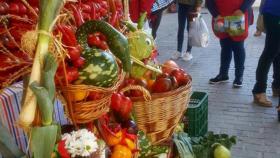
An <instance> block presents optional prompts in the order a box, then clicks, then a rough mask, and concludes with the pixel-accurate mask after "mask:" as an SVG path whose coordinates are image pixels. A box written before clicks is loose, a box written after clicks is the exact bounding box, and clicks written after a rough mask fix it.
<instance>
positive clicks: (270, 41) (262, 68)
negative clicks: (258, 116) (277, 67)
mask: <svg viewBox="0 0 280 158" xmlns="http://www.w3.org/2000/svg"><path fill="white" fill-rule="evenodd" d="M279 21H280V17H277V16H273V15H269V14H265V15H264V24H265V26H266V33H267V34H266V39H265V48H264V50H263V53H262V55H261V57H260V59H259V63H258V67H257V70H256V84H255V86H254V89H253V91H252V92H253V94H254V101H255V102H256V103H257V104H260V105H263V106H271V105H272V103H271V102H270V101H269V100H268V99H267V98H266V95H265V92H266V87H267V75H268V72H269V69H270V66H271V64H272V62H273V61H274V60H275V58H276V57H277V56H278V55H279V45H280V25H279Z"/></svg>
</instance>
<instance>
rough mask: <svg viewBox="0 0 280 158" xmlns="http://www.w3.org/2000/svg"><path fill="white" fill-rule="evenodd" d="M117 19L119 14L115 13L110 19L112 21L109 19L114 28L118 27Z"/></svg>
mask: <svg viewBox="0 0 280 158" xmlns="http://www.w3.org/2000/svg"><path fill="white" fill-rule="evenodd" d="M117 18H118V13H117V12H114V13H113V14H112V16H111V17H110V19H109V23H110V24H111V25H112V26H116V22H117Z"/></svg>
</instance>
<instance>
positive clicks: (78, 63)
mask: <svg viewBox="0 0 280 158" xmlns="http://www.w3.org/2000/svg"><path fill="white" fill-rule="evenodd" d="M84 64H85V59H84V58H83V57H80V58H79V59H77V60H74V61H73V65H74V66H75V67H77V68H81V67H82V66H83V65H84Z"/></svg>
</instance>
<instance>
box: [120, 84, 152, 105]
mask: <svg viewBox="0 0 280 158" xmlns="http://www.w3.org/2000/svg"><path fill="white" fill-rule="evenodd" d="M129 90H139V91H141V92H142V93H143V97H144V99H145V100H146V101H148V100H152V96H151V94H150V92H149V91H148V90H147V89H146V88H144V87H142V86H138V85H129V86H127V87H125V88H123V89H122V90H121V92H122V93H124V92H126V91H129Z"/></svg>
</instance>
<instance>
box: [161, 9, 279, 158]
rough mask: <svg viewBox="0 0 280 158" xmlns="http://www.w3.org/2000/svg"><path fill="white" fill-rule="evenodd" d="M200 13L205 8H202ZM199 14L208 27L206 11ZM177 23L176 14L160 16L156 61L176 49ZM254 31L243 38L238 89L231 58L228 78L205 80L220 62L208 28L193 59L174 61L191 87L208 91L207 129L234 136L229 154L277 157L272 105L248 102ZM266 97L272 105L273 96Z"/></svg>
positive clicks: (257, 50) (256, 45) (257, 44)
mask: <svg viewBox="0 0 280 158" xmlns="http://www.w3.org/2000/svg"><path fill="white" fill-rule="evenodd" d="M203 13H208V12H207V11H206V10H203ZM255 15H257V12H256V14H255ZM203 16H204V19H205V20H206V22H207V24H208V26H209V28H211V27H210V20H211V18H210V15H209V14H205V15H203ZM177 27H178V26H177V14H165V15H164V16H163V19H162V23H161V25H160V28H159V31H158V38H157V45H158V48H159V52H160V56H159V60H160V61H164V60H167V59H169V58H170V56H171V55H170V54H171V53H172V52H174V51H175V50H176V34H177ZM254 31H255V26H251V28H250V36H249V38H248V40H247V41H246V53H247V57H246V66H245V68H246V70H245V74H244V86H243V87H242V88H241V89H233V88H232V81H233V79H234V65H233V62H232V65H231V68H230V82H228V83H226V84H220V85H209V84H208V80H209V78H211V77H214V76H215V75H217V73H218V69H219V65H220V62H219V57H220V46H219V42H218V40H217V39H216V38H215V37H214V35H213V33H212V30H211V29H210V32H211V40H210V44H209V46H208V47H207V48H193V51H192V52H193V56H194V59H193V60H192V61H191V62H188V63H186V62H183V61H181V60H179V61H178V63H179V64H180V66H182V67H183V68H184V69H185V70H187V71H188V72H189V73H190V74H191V75H192V77H193V90H194V91H204V92H208V94H209V130H211V131H214V132H217V133H228V134H230V135H236V136H237V137H238V144H237V145H236V146H235V147H234V148H233V150H232V155H233V156H232V157H233V158H280V123H278V122H277V112H276V110H275V107H274V108H263V107H258V106H256V105H254V104H253V103H252V94H251V90H252V87H253V85H254V82H255V70H256V67H257V62H258V58H259V56H260V54H261V52H262V50H263V46H264V39H265V36H264V35H263V36H261V37H258V38H255V37H253V32H254ZM185 35H187V33H186V34H185ZM185 39H187V38H186V36H185ZM186 42H187V41H185V42H184V44H185V45H186ZM185 45H184V47H186V46H185ZM269 76H270V77H269V82H268V84H270V83H271V76H272V75H271V73H270V74H269ZM268 95H269V96H271V87H269V88H268ZM270 98H271V99H272V100H273V102H274V106H276V103H277V98H272V97H270Z"/></svg>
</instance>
